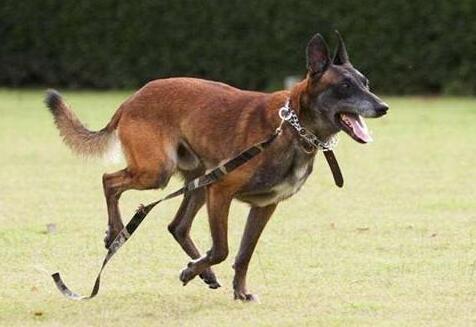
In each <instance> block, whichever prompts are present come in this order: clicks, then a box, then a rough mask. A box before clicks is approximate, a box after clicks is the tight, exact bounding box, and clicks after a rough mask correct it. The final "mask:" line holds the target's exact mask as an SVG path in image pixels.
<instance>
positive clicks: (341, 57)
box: [333, 30, 349, 65]
mask: <svg viewBox="0 0 476 327" xmlns="http://www.w3.org/2000/svg"><path fill="white" fill-rule="evenodd" d="M335 32H336V36H337V48H336V52H335V54H334V60H333V63H334V65H343V64H346V63H349V55H348V54H347V50H346V48H345V44H344V40H343V39H342V36H341V35H340V33H339V31H337V30H336V31H335Z"/></svg>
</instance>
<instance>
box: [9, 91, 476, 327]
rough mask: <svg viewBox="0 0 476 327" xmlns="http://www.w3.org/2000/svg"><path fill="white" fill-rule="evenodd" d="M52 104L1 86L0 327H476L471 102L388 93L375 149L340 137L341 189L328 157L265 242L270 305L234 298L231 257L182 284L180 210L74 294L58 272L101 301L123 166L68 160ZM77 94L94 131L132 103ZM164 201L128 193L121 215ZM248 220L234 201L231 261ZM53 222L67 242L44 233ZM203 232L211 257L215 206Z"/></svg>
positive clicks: (151, 222)
mask: <svg viewBox="0 0 476 327" xmlns="http://www.w3.org/2000/svg"><path fill="white" fill-rule="evenodd" d="M42 96H43V93H42V92H40V91H12V90H0V149H1V156H0V249H1V250H0V285H2V287H1V288H0V325H4V326H11V325H21V326H29V325H37V324H44V325H53V326H62V325H95V326H99V325H112V324H114V325H119V326H120V325H131V324H134V325H137V326H141V325H165V326H174V325H175V326H192V325H193V326H203V325H217V326H222V325H233V326H242V325H243V326H246V325H248V326H250V325H273V326H286V325H294V326H301V325H313V326H315V325H323V326H344V325H345V326H347V325H372V326H373V325H382V326H402V325H412V326H413V325H414V326H420V325H435V326H448V325H452V326H455V325H459V326H466V325H475V324H476V273H475V271H476V195H475V194H476V186H475V182H474V181H475V180H476V169H475V163H476V151H475V144H474V141H475V140H476V128H475V126H476V100H475V99H464V98H387V99H386V100H387V101H388V102H389V104H390V105H391V111H390V113H389V115H387V116H386V117H385V118H382V119H380V120H375V121H369V125H370V127H371V129H372V130H373V131H374V138H375V139H376V141H375V142H374V143H373V144H371V145H366V146H362V145H359V144H357V143H355V142H353V141H352V140H350V139H349V138H348V137H347V136H345V135H341V136H340V145H339V147H338V149H337V157H338V159H339V161H340V164H341V166H342V168H343V172H344V175H345V179H346V181H345V183H346V185H345V187H344V189H342V190H341V189H337V188H336V187H334V186H333V182H332V178H331V175H330V171H329V169H328V167H327V165H326V164H325V162H324V160H323V158H322V156H319V158H318V160H317V163H316V167H315V172H314V173H313V175H312V176H311V178H310V179H309V180H308V182H307V183H306V185H305V186H304V187H303V189H302V190H301V191H300V192H299V193H298V194H297V195H295V196H294V197H293V198H292V199H290V200H288V201H286V202H284V203H282V204H281V205H280V206H279V207H278V210H277V212H276V213H275V215H274V217H273V219H272V220H271V222H270V224H269V225H268V227H267V229H266V230H265V232H264V235H263V236H262V238H261V240H260V243H259V245H258V248H257V250H256V252H255V255H254V257H253V260H252V264H251V267H250V272H249V276H248V282H249V283H248V284H249V287H250V289H251V290H252V291H253V292H255V293H257V294H259V296H260V299H261V302H262V303H261V304H259V305H254V304H242V303H239V302H235V301H233V300H232V289H231V281H232V273H233V271H232V269H231V264H232V261H233V255H230V257H229V259H228V260H227V261H225V262H224V263H222V264H221V265H219V266H217V267H216V268H215V271H216V273H217V275H218V276H219V278H220V280H221V282H222V284H223V287H222V288H220V289H219V290H209V289H207V288H206V287H205V286H204V285H203V284H202V283H201V281H200V280H198V279H197V280H194V281H192V282H191V283H190V284H189V285H187V287H182V286H181V284H180V282H179V281H178V271H179V270H180V269H181V268H183V267H184V265H185V264H186V263H187V262H188V258H187V257H186V256H185V255H184V254H183V252H182V251H181V249H180V248H179V246H178V245H177V244H176V243H175V241H174V240H173V239H172V237H171V236H170V235H169V234H168V232H167V230H166V226H167V224H168V222H169V221H170V220H171V218H172V217H173V214H174V212H175V210H177V208H178V205H179V201H180V200H173V201H171V202H168V203H164V204H162V205H160V206H159V207H157V208H156V209H155V210H154V211H153V212H152V213H151V214H150V217H149V218H148V219H147V220H146V221H145V222H144V224H143V225H142V226H141V227H140V229H139V230H138V231H137V233H136V234H135V235H134V237H133V239H131V241H130V242H129V243H128V244H127V245H126V246H125V247H124V248H122V249H121V251H120V252H119V253H118V254H117V255H116V257H115V258H114V259H113V260H112V261H111V262H110V264H109V266H108V267H107V269H106V272H105V274H104V275H103V276H104V277H103V285H102V289H101V291H100V294H99V296H98V297H97V298H96V299H94V300H92V301H89V302H84V303H78V302H73V301H68V300H66V299H65V298H63V297H62V296H61V295H60V293H59V292H58V291H57V290H56V289H55V287H54V284H53V283H52V281H51V279H50V277H49V273H52V272H55V271H57V270H59V271H61V272H62V274H63V277H64V278H65V280H66V283H67V284H68V285H69V286H70V287H71V288H72V289H73V290H75V291H78V292H80V293H82V294H86V293H88V292H89V291H90V289H91V287H92V283H93V281H94V278H95V275H96V273H97V270H98V268H99V265H100V262H101V260H102V258H103V255H104V254H105V251H104V249H103V243H102V238H103V231H104V229H105V226H106V212H105V202H104V200H103V196H102V191H101V174H102V173H103V172H104V171H114V170H115V169H118V168H119V167H120V166H114V165H110V164H103V163H102V162H99V161H94V160H90V161H83V160H80V159H79V158H77V157H75V156H74V155H72V154H71V153H70V151H69V150H68V149H67V148H66V147H65V146H64V145H63V144H62V143H61V141H60V138H59V137H58V133H57V131H56V129H55V128H54V126H53V123H52V119H51V117H50V116H49V113H48V112H47V110H46V109H45V108H44V107H43V104H42ZM65 96H66V98H67V100H68V102H69V103H70V104H71V105H72V106H73V108H74V109H75V111H76V112H77V113H78V114H79V116H80V117H81V118H82V119H83V120H84V121H85V122H87V123H88V124H89V126H90V127H91V128H94V129H98V128H101V127H102V126H103V125H105V123H106V122H107V121H108V119H109V117H110V116H111V114H112V113H113V112H114V110H115V108H116V107H117V106H118V105H119V104H120V103H121V102H122V101H123V100H124V99H125V98H126V97H127V96H128V93H125V92H105V93H96V92H66V94H65ZM177 185H179V181H174V182H173V183H171V184H170V185H169V188H168V190H172V189H174V188H175V187H176V186H177ZM161 194H164V192H159V191H148V192H137V191H130V192H128V193H125V195H124V196H123V199H122V203H121V206H122V209H123V214H124V217H125V218H126V219H127V217H130V215H131V214H132V213H133V212H134V210H135V209H136V207H137V205H138V204H139V203H148V202H149V201H152V200H153V199H156V198H157V197H158V196H160V195H161ZM246 213H247V207H246V206H245V205H243V204H240V203H235V204H234V205H233V207H232V213H231V217H230V244H231V245H230V249H231V252H232V253H235V252H236V251H237V247H238V242H239V238H240V235H241V232H242V229H243V225H244V220H245V217H246ZM49 223H54V224H56V226H57V232H56V233H54V234H48V233H46V224H49ZM193 237H194V239H195V240H196V241H197V242H198V243H199V245H200V247H201V248H202V249H208V247H209V245H210V238H209V235H208V226H207V221H206V215H205V211H202V212H200V213H199V217H198V218H197V220H196V223H195V225H194V228H193Z"/></svg>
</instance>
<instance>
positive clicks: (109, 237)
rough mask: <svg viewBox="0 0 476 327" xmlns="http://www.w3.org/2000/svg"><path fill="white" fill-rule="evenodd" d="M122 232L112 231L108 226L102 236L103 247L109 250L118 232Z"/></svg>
mask: <svg viewBox="0 0 476 327" xmlns="http://www.w3.org/2000/svg"><path fill="white" fill-rule="evenodd" d="M121 230H122V228H120V229H118V230H117V231H116V230H114V229H112V228H111V227H110V226H108V228H107V229H106V231H105V232H104V234H106V235H105V236H104V247H105V248H106V249H107V250H109V247H110V246H111V244H112V242H113V241H114V240H115V239H116V236H117V235H118V234H119V232H120V231H121Z"/></svg>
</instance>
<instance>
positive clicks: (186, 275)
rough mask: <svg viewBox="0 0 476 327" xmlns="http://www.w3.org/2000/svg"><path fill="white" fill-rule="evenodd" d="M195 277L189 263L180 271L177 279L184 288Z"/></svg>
mask: <svg viewBox="0 0 476 327" xmlns="http://www.w3.org/2000/svg"><path fill="white" fill-rule="evenodd" d="M195 276H197V275H196V274H195V272H194V271H193V269H192V267H191V263H189V264H188V266H187V268H184V269H182V271H180V275H179V279H180V281H181V282H182V285H183V286H185V285H187V283H188V282H189V281H191V280H192V279H194V278H195Z"/></svg>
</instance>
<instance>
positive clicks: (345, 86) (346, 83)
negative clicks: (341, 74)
mask: <svg viewBox="0 0 476 327" xmlns="http://www.w3.org/2000/svg"><path fill="white" fill-rule="evenodd" d="M341 86H342V88H343V89H348V88H350V83H349V82H347V81H344V82H342V85H341Z"/></svg>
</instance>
